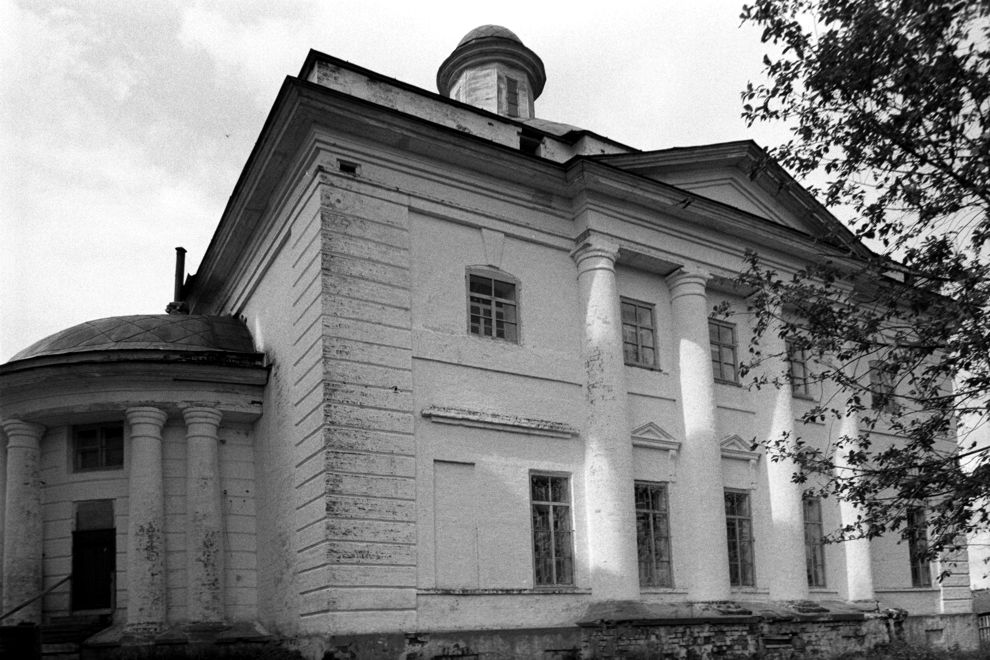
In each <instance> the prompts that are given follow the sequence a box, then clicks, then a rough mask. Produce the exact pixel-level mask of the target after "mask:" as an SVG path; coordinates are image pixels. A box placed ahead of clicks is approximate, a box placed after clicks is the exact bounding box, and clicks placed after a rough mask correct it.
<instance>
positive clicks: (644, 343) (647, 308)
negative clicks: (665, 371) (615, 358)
mask: <svg viewBox="0 0 990 660" xmlns="http://www.w3.org/2000/svg"><path fill="white" fill-rule="evenodd" d="M621 307H622V355H623V357H624V358H625V362H626V364H630V365H633V366H637V367H649V368H653V367H656V366H657V344H656V332H655V328H654V323H653V305H651V304H649V303H644V302H639V301H638V300H629V299H627V298H623V299H622V302H621Z"/></svg>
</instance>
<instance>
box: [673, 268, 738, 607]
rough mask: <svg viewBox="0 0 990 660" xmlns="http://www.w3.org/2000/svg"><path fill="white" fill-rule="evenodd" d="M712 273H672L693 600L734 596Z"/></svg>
mask: <svg viewBox="0 0 990 660" xmlns="http://www.w3.org/2000/svg"><path fill="white" fill-rule="evenodd" d="M709 277H710V276H709V275H708V274H707V273H704V272H700V271H694V270H688V269H684V268H682V269H680V270H678V271H677V272H675V273H674V274H672V275H670V276H668V277H667V282H668V284H669V285H670V302H671V308H672V311H673V320H674V330H675V333H676V339H677V352H678V372H679V374H680V385H681V408H682V410H683V414H684V442H683V443H682V444H681V450H680V452H678V454H677V479H678V484H677V489H678V491H679V492H681V493H685V494H687V496H688V497H690V502H691V525H690V526H689V528H688V529H687V530H685V532H686V534H685V535H686V536H687V537H688V538H687V539H686V540H687V543H686V547H688V548H690V549H691V554H690V555H689V556H687V557H685V558H684V559H685V563H686V564H687V567H688V570H687V571H686V574H687V575H688V576H689V579H690V584H688V585H687V587H688V597H689V598H690V599H691V600H693V601H711V600H725V599H727V598H728V597H729V551H728V540H727V538H726V530H725V495H724V492H725V488H724V484H723V480H722V452H721V448H720V447H719V443H718V438H717V437H716V426H715V380H714V376H713V374H712V359H711V343H710V341H709V338H708V314H709V311H708V296H707V295H706V293H705V285H706V283H707V281H708V279H709Z"/></svg>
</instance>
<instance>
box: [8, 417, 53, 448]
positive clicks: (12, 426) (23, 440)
mask: <svg viewBox="0 0 990 660" xmlns="http://www.w3.org/2000/svg"><path fill="white" fill-rule="evenodd" d="M0 426H2V427H3V432H4V434H6V436H7V447H36V446H37V445H38V442H40V441H41V437H42V436H43V435H44V434H45V427H44V426H42V425H41V424H35V423H34V422H24V421H21V420H19V419H5V420H3V422H0Z"/></svg>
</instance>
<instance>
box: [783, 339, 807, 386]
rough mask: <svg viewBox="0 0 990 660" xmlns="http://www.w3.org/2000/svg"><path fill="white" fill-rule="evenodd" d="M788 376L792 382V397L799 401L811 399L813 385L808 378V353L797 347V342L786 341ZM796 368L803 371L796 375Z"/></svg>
mask: <svg viewBox="0 0 990 660" xmlns="http://www.w3.org/2000/svg"><path fill="white" fill-rule="evenodd" d="M785 345H786V353H787V374H788V376H790V380H791V395H792V396H794V397H795V398H797V399H811V398H813V397H812V396H811V383H810V379H809V378H808V351H807V350H806V349H803V348H798V347H797V346H795V342H793V341H790V340H788V341H786V342H785ZM795 367H798V368H799V369H800V371H801V374H800V375H796V374H795V371H796V369H795Z"/></svg>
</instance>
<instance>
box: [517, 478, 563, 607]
mask: <svg viewBox="0 0 990 660" xmlns="http://www.w3.org/2000/svg"><path fill="white" fill-rule="evenodd" d="M538 478H545V479H561V480H563V482H564V484H565V487H566V489H567V492H566V494H565V495H564V499H563V500H560V501H557V500H537V499H536V498H535V493H534V480H535V479H538ZM527 483H528V484H529V511H530V514H529V521H530V538H531V540H532V544H533V545H532V550H533V554H532V557H533V586H534V588H537V589H553V588H557V587H573V586H574V513H573V509H574V506H573V503H572V501H571V497H572V493H573V491H572V489H571V475H570V474H567V473H561V472H544V471H539V470H533V471H530V473H529V479H528V480H527ZM548 495H550V496H551V497H552V489H551V488H550V487H549V483H548ZM538 506H539V507H549V519H550V520H555V519H556V518H555V512H556V511H557V510H559V509H565V512H564V517H563V519H564V520H565V521H566V523H567V529H566V531H564V533H565V534H566V536H567V538H566V542H565V543H564V544H562V545H560V548H559V549H562V550H564V551H565V552H566V556H564V557H560V558H558V556H557V552H558V545H559V544H558V543H557V540H558V538H559V532H560V530H557V529H555V528H554V526H553V524H552V523H551V525H550V527H549V529H548V530H547V531H549V533H550V538H549V541H550V542H549V551H550V556H549V568H550V579H549V581H547V580H543V581H541V571H540V567H541V564H543V563H544V562H545V561H546V560H545V559H544V560H542V561H541V554H542V553H541V545H542V544H541V542H540V541H541V539H539V538H538V536H537V534H538V532H540V531H543V530H541V529H540V528H539V527H537V525H536V512H537V507H538ZM558 561H559V562H561V563H562V568H563V570H562V571H561V572H563V573H566V575H563V576H562V575H559V574H558Z"/></svg>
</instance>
